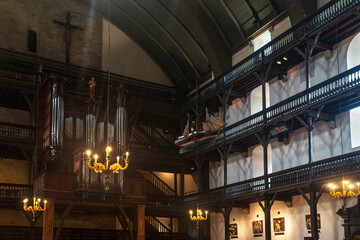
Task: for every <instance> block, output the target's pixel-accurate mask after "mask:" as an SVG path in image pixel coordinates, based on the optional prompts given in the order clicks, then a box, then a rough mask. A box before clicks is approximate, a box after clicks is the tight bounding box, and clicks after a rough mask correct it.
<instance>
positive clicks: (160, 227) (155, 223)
mask: <svg viewBox="0 0 360 240" xmlns="http://www.w3.org/2000/svg"><path fill="white" fill-rule="evenodd" d="M145 221H146V222H147V223H148V224H150V225H151V226H152V227H153V229H154V230H155V231H156V232H161V233H168V232H171V230H170V229H169V228H168V227H166V226H165V225H164V224H163V223H162V222H160V221H159V220H158V219H157V218H156V217H152V216H145Z"/></svg>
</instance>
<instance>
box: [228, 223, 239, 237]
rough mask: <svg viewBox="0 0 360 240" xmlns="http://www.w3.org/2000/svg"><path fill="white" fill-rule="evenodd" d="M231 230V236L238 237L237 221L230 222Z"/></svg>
mask: <svg viewBox="0 0 360 240" xmlns="http://www.w3.org/2000/svg"><path fill="white" fill-rule="evenodd" d="M229 232H230V238H237V237H238V229H237V223H232V224H230V228H229Z"/></svg>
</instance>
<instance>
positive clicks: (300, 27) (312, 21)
mask: <svg viewBox="0 0 360 240" xmlns="http://www.w3.org/2000/svg"><path fill="white" fill-rule="evenodd" d="M359 4H360V0H333V1H331V2H329V3H327V4H325V5H324V6H323V7H321V8H319V9H318V10H317V11H316V12H315V13H314V14H312V15H311V16H309V17H307V18H306V19H304V20H303V21H301V22H300V23H298V24H296V25H295V26H293V27H292V28H290V29H289V30H287V31H285V32H284V33H282V34H281V35H279V36H278V37H276V38H275V39H274V40H272V41H271V42H269V43H268V44H266V45H265V46H264V47H262V48H260V49H259V50H257V51H256V52H254V53H253V54H251V55H250V56H248V57H247V58H245V59H244V60H242V61H240V62H239V63H238V64H236V65H235V66H233V67H232V68H231V69H230V70H229V71H228V72H227V73H225V74H223V75H220V76H219V77H217V78H216V79H214V80H213V81H212V82H210V83H208V84H206V85H205V86H204V87H202V88H200V89H199V90H198V95H199V101H200V102H201V101H203V100H205V99H206V98H207V97H209V96H211V95H214V94H216V93H218V92H220V91H222V90H223V88H224V87H227V86H229V85H230V84H232V83H233V82H234V81H237V80H238V79H240V78H241V77H243V76H245V75H246V74H249V73H250V72H252V71H253V70H254V69H257V68H258V67H261V66H262V65H263V64H264V63H266V62H268V61H269V60H271V59H274V58H276V57H278V56H279V55H280V54H282V53H284V52H285V51H286V50H288V49H290V48H291V47H293V46H295V45H297V44H299V43H300V42H301V41H303V39H305V38H306V37H308V36H310V35H311V34H313V33H314V32H315V31H319V30H320V29H322V28H324V27H325V26H326V25H327V24H329V23H330V22H331V21H333V20H334V19H336V18H337V17H339V16H341V15H342V14H343V13H344V12H347V11H350V10H352V9H355V8H356V7H358V5H359ZM195 97H196V96H195V94H193V96H192V97H191V98H189V100H188V101H186V102H185V103H184V104H183V106H182V111H183V112H185V111H188V110H189V109H190V107H191V106H192V105H193V104H194V103H195Z"/></svg>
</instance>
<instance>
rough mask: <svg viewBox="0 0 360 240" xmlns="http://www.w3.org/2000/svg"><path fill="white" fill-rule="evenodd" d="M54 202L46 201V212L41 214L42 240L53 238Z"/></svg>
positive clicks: (53, 200) (51, 239)
mask: <svg viewBox="0 0 360 240" xmlns="http://www.w3.org/2000/svg"><path fill="white" fill-rule="evenodd" d="M54 202H55V199H53V198H50V199H47V205H46V210H45V211H44V214H43V227H42V228H43V234H42V240H53V237H54V235H53V234H54Z"/></svg>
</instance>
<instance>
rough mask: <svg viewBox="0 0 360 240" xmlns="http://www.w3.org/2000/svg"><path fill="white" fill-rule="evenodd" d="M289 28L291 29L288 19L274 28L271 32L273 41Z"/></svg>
mask: <svg viewBox="0 0 360 240" xmlns="http://www.w3.org/2000/svg"><path fill="white" fill-rule="evenodd" d="M289 28H291V22H290V18H289V17H286V18H285V19H284V20H282V21H281V22H279V23H278V24H276V25H275V26H274V29H273V31H272V32H271V40H273V39H275V38H276V37H278V36H279V35H280V34H282V33H283V32H285V31H286V30H288V29H289Z"/></svg>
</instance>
